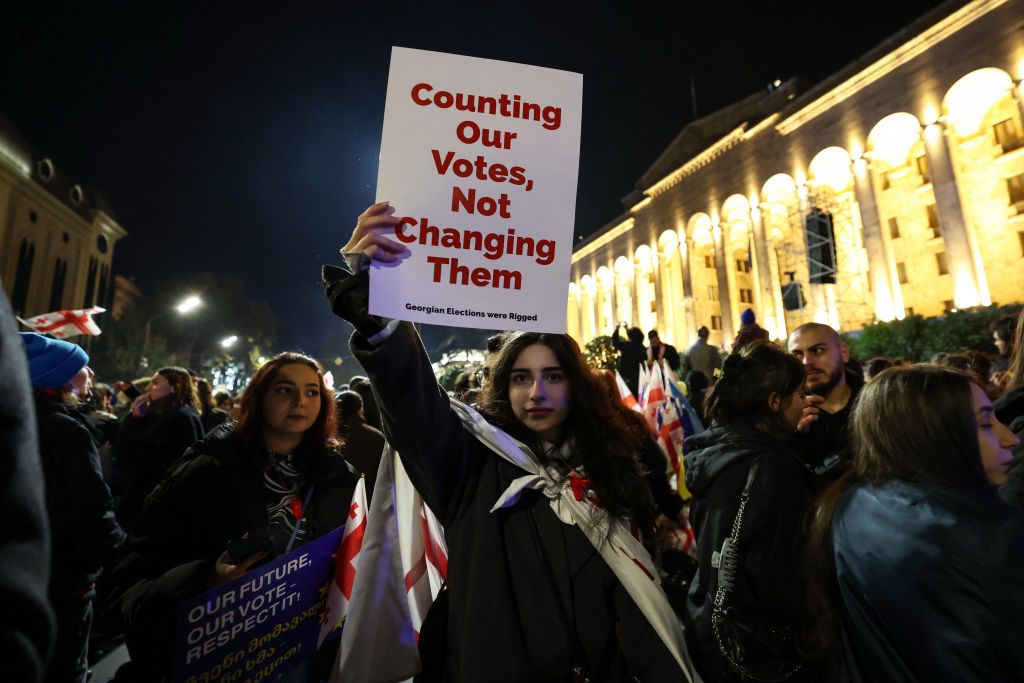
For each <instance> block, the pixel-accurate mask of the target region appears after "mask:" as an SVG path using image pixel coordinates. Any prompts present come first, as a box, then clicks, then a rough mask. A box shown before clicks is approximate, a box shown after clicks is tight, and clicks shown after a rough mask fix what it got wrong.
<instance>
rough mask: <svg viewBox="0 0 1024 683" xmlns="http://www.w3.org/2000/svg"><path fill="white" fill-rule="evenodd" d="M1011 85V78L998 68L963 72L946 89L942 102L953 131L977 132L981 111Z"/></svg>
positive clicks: (985, 111)
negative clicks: (960, 76)
mask: <svg viewBox="0 0 1024 683" xmlns="http://www.w3.org/2000/svg"><path fill="white" fill-rule="evenodd" d="M1011 88H1013V79H1011V78H1010V74H1008V73H1006V72H1005V71H1003V70H1002V69H993V68H987V69H978V70H977V71H972V72H971V73H969V74H967V75H966V76H964V77H963V78H961V79H960V80H959V81H957V82H956V83H954V84H953V86H952V87H951V88H950V89H949V90H948V91H947V92H946V97H945V98H943V100H942V105H943V107H945V109H946V112H947V118H948V119H949V122H950V123H951V124H952V126H953V129H954V130H955V131H956V132H957V135H960V136H962V137H967V136H969V135H973V134H974V133H976V132H978V129H979V128H981V123H982V121H983V120H984V118H985V114H987V113H988V110H989V109H991V108H992V106H993V105H995V104H996V102H998V101H999V100H1001V99H1003V98H1004V97H1006V96H1007V95H1008V94H1009V93H1010V90H1011Z"/></svg>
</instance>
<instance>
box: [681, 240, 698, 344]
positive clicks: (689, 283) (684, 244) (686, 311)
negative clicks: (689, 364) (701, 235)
mask: <svg viewBox="0 0 1024 683" xmlns="http://www.w3.org/2000/svg"><path fill="white" fill-rule="evenodd" d="M692 247H693V245H692V244H691V243H690V240H689V238H687V237H686V235H685V234H684V235H683V236H682V239H680V240H679V274H680V277H681V278H682V279H683V300H682V301H681V302H680V306H681V308H682V315H683V334H684V335H685V339H684V340H683V346H685V347H687V348H689V346H690V344H692V343H693V340H694V339H696V338H697V319H696V315H695V312H694V310H693V276H692V275H691V273H690V250H691V249H692Z"/></svg>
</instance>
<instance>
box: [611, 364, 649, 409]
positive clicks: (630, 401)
mask: <svg viewBox="0 0 1024 683" xmlns="http://www.w3.org/2000/svg"><path fill="white" fill-rule="evenodd" d="M615 384H616V385H618V387H619V398H620V399H621V400H622V404H623V405H624V406H626V407H627V408H629V409H630V410H635V411H636V412H638V413H642V412H643V410H642V409H641V408H640V402H639V401H637V400H636V396H634V395H633V392H632V391H630V390H629V387H628V386H626V380H624V379H622V375H620V374H619V372H618V370H616V371H615Z"/></svg>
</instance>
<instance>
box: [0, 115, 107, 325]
mask: <svg viewBox="0 0 1024 683" xmlns="http://www.w3.org/2000/svg"><path fill="white" fill-rule="evenodd" d="M126 234H127V233H126V232H125V230H124V228H122V227H121V226H120V224H118V222H117V219H116V218H115V217H114V212H113V210H112V209H111V208H110V206H109V204H108V203H107V201H106V200H105V199H104V198H103V196H102V195H100V194H99V193H97V192H95V191H93V190H92V189H90V188H88V187H87V186H83V185H80V184H78V183H77V182H75V181H74V180H72V179H71V178H69V177H68V176H67V175H66V174H65V173H63V172H62V171H61V169H60V167H59V165H58V164H56V163H55V162H54V161H53V160H51V159H49V158H46V157H43V156H41V155H39V154H37V153H36V152H35V151H34V150H33V149H32V147H31V146H30V145H29V144H28V143H27V142H25V140H24V139H23V138H22V137H21V135H20V134H19V133H18V131H17V130H16V129H15V128H14V126H13V125H12V124H11V123H10V122H9V121H8V120H7V119H6V118H4V117H3V116H0V280H2V281H3V286H4V290H5V291H6V292H7V296H8V298H10V300H11V305H12V307H13V308H14V312H15V314H16V315H19V316H22V317H28V316H34V315H38V314H40V313H47V312H49V311H54V310H61V309H73V308H83V307H86V306H91V305H94V304H95V305H103V306H108V305H109V301H110V297H111V294H112V289H113V280H112V277H111V261H112V259H113V256H114V247H115V245H116V244H117V241H118V240H120V239H121V238H122V237H124V236H125V235H126Z"/></svg>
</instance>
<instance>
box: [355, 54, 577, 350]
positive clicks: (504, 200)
mask: <svg viewBox="0 0 1024 683" xmlns="http://www.w3.org/2000/svg"><path fill="white" fill-rule="evenodd" d="M582 102H583V76H582V75H580V74H574V73H569V72H567V71H557V70H554V69H545V68H541V67H536V66H526V65H523V64H513V63H510V62H498V61H493V60H489V59H478V58H475V57H462V56H459V55H451V54H444V53H440V52H427V51H423V50H410V49H407V48H400V47H393V48H392V49H391V71H390V74H389V76H388V92H387V102H386V105H385V108H384V134H383V139H382V141H381V150H380V171H379V173H378V176H377V198H378V201H390V202H391V204H392V205H393V206H394V207H395V209H396V214H395V215H396V216H398V217H401V218H402V221H401V222H400V224H399V225H398V227H397V229H396V230H395V234H394V237H395V238H396V239H397V240H398V241H400V242H403V243H405V244H406V246H407V248H408V249H409V251H410V252H411V254H412V255H411V256H410V257H409V258H407V259H405V260H404V261H402V262H401V263H400V264H399V265H397V266H385V265H380V264H374V265H373V266H372V269H371V272H370V312H371V313H373V314H375V315H381V316H386V317H389V318H398V319H401V320H410V321H414V322H424V323H433V324H437V325H455V326H459V327H477V328H490V329H516V330H529V331H537V332H565V318H566V306H567V304H568V289H567V288H568V282H569V268H570V261H571V256H572V236H573V224H574V220H575V213H576V179H577V173H578V171H579V147H580V117H581V110H582Z"/></svg>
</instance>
